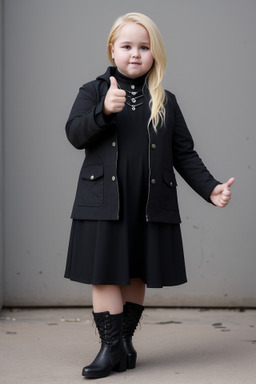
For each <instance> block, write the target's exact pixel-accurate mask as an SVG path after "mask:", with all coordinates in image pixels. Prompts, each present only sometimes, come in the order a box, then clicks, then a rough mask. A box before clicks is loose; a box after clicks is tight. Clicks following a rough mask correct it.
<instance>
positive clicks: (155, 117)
mask: <svg viewBox="0 0 256 384" xmlns="http://www.w3.org/2000/svg"><path fill="white" fill-rule="evenodd" d="M130 22H132V23H136V24H139V25H141V26H142V27H144V28H145V29H146V30H147V32H148V35H149V39H150V50H151V53H152V56H153V58H154V63H153V65H152V68H151V69H150V71H149V73H148V75H147V79H146V81H147V85H148V89H149V93H150V103H149V105H150V109H151V115H150V118H149V121H148V125H149V124H150V123H151V122H152V125H153V128H154V130H155V131H157V126H158V125H159V124H164V121H165V99H166V96H165V91H164V89H163V86H162V79H163V75H164V70H165V67H166V61H167V56H166V50H165V46H164V42H163V39H162V36H161V34H160V32H159V29H158V28H157V26H156V24H155V23H154V22H153V20H151V19H150V18H149V17H148V16H146V15H143V14H142V13H127V14H126V15H124V16H121V17H119V18H118V19H117V20H116V22H115V23H114V25H113V27H112V28H111V30H110V33H109V37H108V43H107V55H108V59H109V61H110V62H111V64H113V65H115V62H114V60H113V58H112V54H111V48H112V46H113V44H114V43H115V41H116V40H117V38H118V33H119V31H120V28H121V27H123V25H124V24H127V23H130Z"/></svg>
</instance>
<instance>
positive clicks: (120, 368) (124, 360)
mask: <svg viewBox="0 0 256 384" xmlns="http://www.w3.org/2000/svg"><path fill="white" fill-rule="evenodd" d="M126 365H127V356H126V354H124V355H123V356H122V358H121V360H120V361H119V363H118V364H117V365H116V366H115V367H114V368H113V371H115V372H124V371H126Z"/></svg>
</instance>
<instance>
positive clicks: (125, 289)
mask: <svg viewBox="0 0 256 384" xmlns="http://www.w3.org/2000/svg"><path fill="white" fill-rule="evenodd" d="M120 289H121V293H122V297H123V303H124V304H125V303H126V302H127V301H128V302H130V303H135V304H140V305H143V302H144V298H145V283H144V282H143V281H142V280H141V279H131V284H130V285H125V286H122V287H120Z"/></svg>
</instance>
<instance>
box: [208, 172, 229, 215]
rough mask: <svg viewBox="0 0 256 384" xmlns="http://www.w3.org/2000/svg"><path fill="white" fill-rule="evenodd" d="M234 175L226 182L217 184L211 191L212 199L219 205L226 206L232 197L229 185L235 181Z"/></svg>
mask: <svg viewBox="0 0 256 384" xmlns="http://www.w3.org/2000/svg"><path fill="white" fill-rule="evenodd" d="M234 181H235V179H234V177H231V179H229V180H228V181H227V182H226V183H224V184H219V185H217V186H216V187H215V188H214V190H213V191H212V193H211V196H210V199H211V201H212V202H213V204H214V205H216V206H217V207H220V208H223V207H225V206H226V205H227V204H228V202H229V200H230V199H231V191H230V189H229V187H230V186H231V185H232V184H233V183H234Z"/></svg>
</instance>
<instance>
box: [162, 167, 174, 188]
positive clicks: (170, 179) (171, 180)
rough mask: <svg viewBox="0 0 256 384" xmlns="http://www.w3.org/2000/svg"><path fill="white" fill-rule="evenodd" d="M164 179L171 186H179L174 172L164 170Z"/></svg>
mask: <svg viewBox="0 0 256 384" xmlns="http://www.w3.org/2000/svg"><path fill="white" fill-rule="evenodd" d="M164 181H165V183H166V184H167V185H168V186H169V187H171V188H175V187H177V181H176V178H175V175H174V173H172V172H168V171H164Z"/></svg>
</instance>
